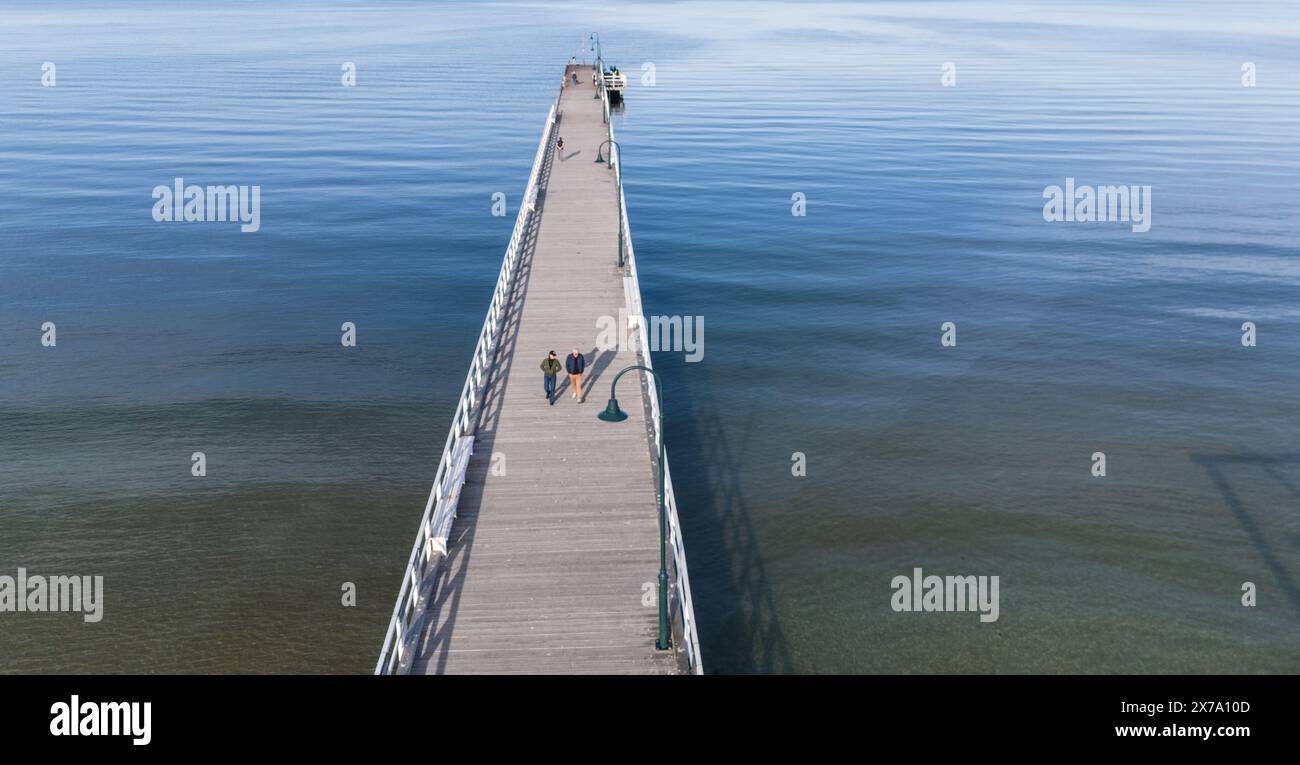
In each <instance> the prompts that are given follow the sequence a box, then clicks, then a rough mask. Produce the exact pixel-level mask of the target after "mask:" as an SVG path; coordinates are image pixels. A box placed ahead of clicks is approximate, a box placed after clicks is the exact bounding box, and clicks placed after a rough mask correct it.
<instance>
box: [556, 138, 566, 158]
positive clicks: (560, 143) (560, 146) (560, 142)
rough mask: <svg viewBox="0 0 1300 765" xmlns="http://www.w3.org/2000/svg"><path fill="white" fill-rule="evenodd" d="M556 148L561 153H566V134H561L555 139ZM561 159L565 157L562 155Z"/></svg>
mask: <svg viewBox="0 0 1300 765" xmlns="http://www.w3.org/2000/svg"><path fill="white" fill-rule="evenodd" d="M555 150H556V151H558V152H560V153H561V155H563V153H564V136H560V137H559V138H556V139H555ZM560 159H564V157H563V156H561V157H560Z"/></svg>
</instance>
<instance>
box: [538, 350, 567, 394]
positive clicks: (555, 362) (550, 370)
mask: <svg viewBox="0 0 1300 765" xmlns="http://www.w3.org/2000/svg"><path fill="white" fill-rule="evenodd" d="M562 368H563V367H562V366H561V365H560V360H559V359H558V358H556V356H555V351H551V355H549V356H547V357H546V358H544V359H542V387H543V388H545V389H546V400H547V402H549V403H550V405H551V406H555V376H556V375H558V374H559V373H560V370H561V369H562Z"/></svg>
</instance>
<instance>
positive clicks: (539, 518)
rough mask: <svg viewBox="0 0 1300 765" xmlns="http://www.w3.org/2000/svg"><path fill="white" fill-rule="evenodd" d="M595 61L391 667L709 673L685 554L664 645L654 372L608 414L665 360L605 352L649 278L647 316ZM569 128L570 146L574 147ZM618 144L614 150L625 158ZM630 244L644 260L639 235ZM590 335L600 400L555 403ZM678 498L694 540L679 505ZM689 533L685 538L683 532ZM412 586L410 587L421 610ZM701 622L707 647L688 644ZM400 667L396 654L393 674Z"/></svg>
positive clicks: (565, 124)
mask: <svg viewBox="0 0 1300 765" xmlns="http://www.w3.org/2000/svg"><path fill="white" fill-rule="evenodd" d="M592 71H593V68H592V67H589V66H574V65H570V66H569V67H568V69H567V70H566V83H567V84H566V86H565V87H564V88H563V89H562V91H561V93H560V97H559V99H558V102H557V105H556V108H555V110H554V111H555V119H554V123H553V126H551V127H549V128H548V130H547V131H546V132H545V133H544V135H543V139H542V145H541V147H540V148H539V154H538V163H539V164H538V166H537V167H536V169H535V170H534V173H535V176H536V189H537V191H536V195H535V197H536V199H535V203H534V204H533V205H532V211H531V213H530V212H529V211H528V209H527V207H528V202H529V200H527V199H526V200H525V209H524V210H522V211H521V213H520V219H519V222H518V223H517V231H518V234H517V237H516V238H517V239H518V253H517V258H518V261H517V266H515V267H514V268H513V273H512V274H510V275H509V278H508V279H507V278H506V277H507V274H506V273H505V272H504V271H503V276H502V279H503V280H504V282H505V283H504V284H502V285H501V286H500V287H499V291H500V292H502V297H501V300H500V305H501V309H500V320H499V322H498V323H497V326H496V327H495V328H494V331H493V332H491V333H489V332H488V328H487V327H486V326H485V336H489V335H490V336H491V337H490V338H489V339H490V345H491V346H492V347H491V350H490V352H488V351H485V352H484V353H483V357H484V358H483V363H482V367H483V379H482V382H481V385H474V384H473V381H474V377H475V374H474V372H473V371H471V375H470V378H471V379H470V382H467V390H469V391H470V395H469V396H468V398H467V401H468V405H467V406H466V408H467V410H473V411H472V413H467V416H465V417H464V420H463V424H462V425H461V426H460V429H461V431H463V432H464V433H465V435H464V436H462V437H460V438H459V439H458V438H457V437H456V435H455V433H456V427H457V426H453V437H452V438H450V439H449V442H448V454H447V455H445V462H446V470H444V471H440V473H439V475H440V477H442V476H443V473H444V472H445V473H446V474H447V475H448V476H450V477H446V478H442V479H441V480H440V481H439V483H440V484H441V486H440V485H435V487H434V495H435V496H433V497H431V498H430V508H429V509H426V516H431V518H430V521H429V522H428V524H427V527H428V528H434V527H436V526H438V525H439V524H438V522H437V520H436V518H435V517H432V516H437V514H438V506H437V502H438V501H440V502H443V503H444V504H448V503H450V504H454V510H455V520H454V522H453V521H450V516H448V522H450V529H449V532H447V533H446V540H445V554H443V555H436V556H433V557H432V558H431V561H430V564H429V566H428V570H427V574H425V573H424V571H423V568H424V567H423V566H417V567H416V568H417V569H420V570H421V571H420V573H419V574H412V573H410V572H408V580H409V581H408V584H409V588H410V591H411V592H410V595H409V596H405V595H399V603H398V609H397V612H395V614H394V622H395V623H397V622H402V623H401V624H398V625H397V626H396V627H390V638H395V644H394V646H393V649H394V650H396V651H397V652H398V653H399V654H401V656H400V661H397V660H392V659H390V660H389V661H390V664H389V666H390V667H391V671H400V672H409V673H414V674H441V673H492V674H503V673H527V674H539V673H570V674H576V673H600V674H629V673H657V674H671V673H679V672H691V671H699V670H698V666H692V663H694V664H698V661H696V662H691V661H690V656H688V653H687V648H688V646H686V645H684V642H693V632H694V623H693V615H692V614H690V613H689V608H690V602H689V591H688V590H683V589H682V584H683V583H682V582H681V581H679V572H680V573H681V574H684V571H685V570H684V556H681V560H680V562H678V564H677V565H676V566H671V567H670V568H671V569H672V572H671V574H672V585H671V588H672V589H673V590H674V592H675V593H677V594H680V593H682V592H685V594H686V599H685V603H684V604H683V602H682V598H681V597H675V598H674V601H673V605H674V617H675V618H674V620H673V621H674V633H675V634H674V640H673V644H674V647H673V650H667V651H661V650H656V648H655V639H656V635H657V634H658V610H657V608H656V605H657V603H656V601H655V597H654V596H655V581H656V576H657V573H658V570H659V555H660V548H659V545H660V531H659V520H658V505H657V490H658V472H657V471H658V468H657V460H658V451H657V447H656V445H655V441H654V431H653V430H652V429H650V428H648V427H647V414H648V413H649V411H650V402H649V401H648V400H647V399H646V398H645V396H646V395H647V384H646V383H647V381H646V380H644V379H642V376H643V373H642V372H639V371H638V372H631V373H629V374H627V375H625V376H624V377H623V379H622V380H621V381H620V383H619V385H620V389H619V391H618V393H619V396H620V400H621V401H623V402H624V406H623V408H624V410H625V411H626V412H627V413H628V415H629V418H628V420H626V421H624V422H620V423H607V422H603V421H601V420H598V419H597V418H596V415H597V414H598V413H599V412H600V411H601V410H602V409H603V408H604V405H605V402H606V400H607V399H608V397H609V386H610V382H611V380H612V379H613V377H614V375H615V374H617V373H618V372H619V370H621V369H623V368H625V367H628V366H632V365H636V364H643V363H646V364H648V353H647V354H646V355H645V356H642V354H641V353H640V352H639V351H638V350H637V349H636V348H629V347H616V348H605V349H602V348H598V347H596V340H597V334H598V319H599V318H600V317H602V316H605V317H612V319H613V320H615V321H617V319H618V318H619V316H620V311H621V310H627V309H628V301H629V297H628V292H627V285H626V284H625V281H628V280H630V281H631V286H632V288H634V289H636V290H637V294H636V296H635V303H636V305H635V306H634V308H635V310H636V311H637V312H638V313H639V302H640V297H639V286H637V284H636V276H635V265H634V264H629V265H630V267H631V271H630V276H629V271H628V268H627V267H626V266H625V267H622V268H621V267H620V266H619V264H618V257H619V243H620V238H621V237H622V236H623V230H622V229H621V227H620V214H621V213H620V209H621V189H620V187H619V185H618V184H619V181H618V179H617V173H621V168H618V169H617V170H615V169H612V168H611V166H610V164H609V163H608V161H607V162H603V163H597V162H595V159H596V155H597V150H598V149H601V145H602V144H604V143H605V142H606V139H608V138H610V137H611V135H612V132H611V128H610V127H609V126H608V125H607V124H606V120H605V117H606V114H607V109H608V102H607V99H606V98H605V97H604V94H603V93H600V92H598V91H597V89H596V87H595V86H593V84H592V78H591V73H592ZM575 72H576V73H577V74H578V83H577V84H576V85H574V84H573V82H572V78H571V76H572V74H573V73H575ZM559 137H563V139H564V149H563V151H560V150H558V149H557V148H556V139H557V138H559ZM611 148H612V147H611V146H610V145H609V144H605V145H604V147H603V150H602V151H603V153H604V156H605V158H606V159H607V160H608V159H609V153H610V151H611ZM623 241H624V242H625V243H626V244H627V246H628V249H629V253H628V254H629V255H630V244H631V242H630V236H629V237H628V238H627V239H625V240H623ZM513 244H514V241H513V240H512V245H513ZM509 255H510V253H509V252H508V254H507V267H508V264H509ZM495 308H496V302H494V309H495ZM493 323H494V322H493V320H492V315H491V314H490V315H489V321H488V324H489V325H491V324H493ZM481 343H482V340H481ZM575 347H576V348H578V349H579V350H580V351H581V352H582V353H583V354H585V356H586V358H587V371H586V374H584V391H583V393H584V395H585V399H586V400H585V403H579V402H578V401H575V400H574V398H573V397H572V393H573V391H572V389H571V388H570V386H569V382H568V380H567V375H565V374H564V373H561V374H560V376H559V378H558V385H557V393H556V401H555V404H554V405H548V403H547V399H546V397H545V395H544V393H543V387H542V373H541V370H540V368H539V364H540V363H541V361H542V360H543V359H544V358H545V357H546V354H547V352H548V351H550V350H555V351H556V353H557V355H558V356H559V358H560V359H561V360H563V359H564V357H565V356H567V355H568V354H569V353H570V352H571V351H572V350H573V349H574V348H575ZM476 387H477V388H479V389H480V390H481V393H480V394H478V395H475V391H473V390H472V389H474V388H476ZM463 403H464V402H463ZM471 437H472V441H471V440H469V439H470V438H471ZM467 443H472V449H473V454H472V456H469V455H465V457H464V460H465V461H464V462H463V463H462V465H461V466H460V469H461V470H463V478H464V485H463V488H459V497H458V501H457V500H456V498H455V497H456V489H457V488H458V484H459V482H458V481H457V476H456V475H455V474H456V472H457V465H456V462H457V454H456V452H457V451H458V449H457V446H458V445H460V444H467ZM466 451H467V448H466ZM671 510H672V512H673V513H674V515H673V532H674V534H675V535H676V534H678V533H679V532H678V531H677V528H676V524H675V520H676V516H675V503H674V504H673V506H672V508H671ZM427 536H428V540H427V541H428V544H430V545H432V546H434V547H440V546H442V545H441V538H439V540H438V541H434V538H435V537H438V534H437V532H436V531H434V532H430V533H428V535H427ZM422 537H423V533H422ZM674 539H675V540H676V541H677V543H678V547H680V538H679V537H677V536H675V537H674ZM420 546H421V541H420V540H417V550H416V551H415V552H413V553H412V560H413V563H416V562H418V559H420V558H421V552H420ZM440 552H441V550H440ZM669 555H670V557H671V556H672V553H669ZM403 593H404V594H405V593H406V588H404V590H403ZM403 597H409V598H410V601H409V604H410V608H409V609H407V610H409V611H410V613H409V614H405V615H404V614H402V613H400V612H402V611H403ZM683 608H685V609H686V613H684V612H683ZM404 632H405V634H404ZM686 632H689V633H690V637H691V638H692V641H684V640H683V638H684V636H685V634H686ZM690 647H692V648H694V646H690ZM388 650H389V644H388V642H386V643H385V652H386V653H387V651H388ZM695 650H696V651H697V650H698V649H697V648H695ZM385 661H386V660H385V658H384V657H381V660H380V671H381V672H382V671H385Z"/></svg>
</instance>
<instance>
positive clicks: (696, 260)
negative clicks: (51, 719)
mask: <svg viewBox="0 0 1300 765" xmlns="http://www.w3.org/2000/svg"><path fill="white" fill-rule="evenodd" d="M981 6H983V7H981ZM605 7H606V6H605V5H604V4H600V5H590V4H580V3H568V4H564V5H562V6H544V5H539V4H518V5H515V4H495V5H482V6H479V5H474V6H470V5H468V4H446V5H432V4H424V3H398V2H377V3H366V4H357V5H351V6H347V7H346V8H336V7H334V6H333V5H317V4H309V3H276V4H269V3H251V2H249V3H239V2H237V3H223V4H218V5H215V6H214V5H212V4H200V3H192V4H191V3H167V4H161V3H158V4H146V3H141V2H127V3H120V4H113V5H112V6H107V7H99V6H98V5H94V4H71V3H63V4H54V5H52V6H49V7H46V6H38V5H37V4H32V3H17V4H6V5H5V7H4V8H3V11H2V12H0V574H9V575H13V574H14V573H15V571H16V569H17V568H18V567H20V566H22V567H25V568H27V569H28V570H30V571H32V572H34V573H60V574H78V573H84V574H99V575H103V576H104V577H105V582H106V584H105V587H106V591H107V592H106V602H105V618H104V620H103V621H102V622H101V623H99V624H95V625H84V624H82V623H81V622H80V621H79V620H78V619H77V618H76V617H75V616H72V615H51V614H11V613H0V672H38V671H51V672H95V671H112V672H366V671H369V670H370V669H371V668H372V667H373V664H374V660H375V657H376V655H377V651H378V648H379V642H380V640H381V639H382V637H383V631H384V628H385V625H386V620H387V618H388V614H389V612H390V610H391V608H392V602H393V597H394V596H395V594H396V591H397V587H398V585H399V583H400V576H401V570H402V567H403V566H404V564H405V562H406V558H407V555H408V553H409V549H410V543H411V540H412V538H413V535H414V533H415V525H416V521H417V520H418V518H419V514H420V512H421V510H422V509H423V506H424V501H425V498H426V495H427V492H428V488H429V483H430V481H431V480H432V477H433V473H434V469H435V467H436V461H437V458H438V455H439V453H440V451H441V449H442V445H443V441H444V438H445V435H446V430H447V427H448V425H449V417H450V415H451V412H452V409H453V407H454V405H455V398H456V395H457V393H458V392H459V389H460V386H461V383H462V381H463V377H464V373H465V369H466V367H467V365H468V361H469V355H470V352H471V350H472V347H473V343H474V341H475V339H476V337H477V333H478V330H479V327H480V324H481V322H482V318H483V313H484V310H485V309H486V307H487V304H488V300H489V297H490V292H491V289H492V284H493V281H494V280H495V278H496V274H497V270H498V268H499V264H500V258H501V253H502V251H503V249H504V247H505V244H506V240H507V238H508V236H509V231H510V226H511V225H512V223H513V214H514V210H515V205H516V203H517V201H518V194H519V193H520V191H521V189H522V187H523V185H524V182H525V181H526V177H527V173H528V168H529V163H530V162H531V160H532V156H533V151H534V147H535V146H536V140H537V136H538V133H539V131H540V129H541V122H542V119H543V117H544V116H545V114H546V109H547V107H548V104H549V103H550V101H551V99H552V98H553V97H554V95H555V90H556V87H557V86H558V84H559V78H560V72H561V67H562V65H563V63H564V62H565V61H567V59H568V58H569V56H571V55H578V56H580V57H581V56H590V55H591V54H590V53H589V52H587V51H586V49H585V47H584V46H583V44H582V40H583V39H584V37H585V35H586V34H587V33H589V32H591V31H593V30H596V29H598V30H599V32H600V35H601V39H602V41H603V44H604V50H605V56H606V59H607V60H609V61H611V62H613V63H616V64H618V65H620V66H621V68H622V69H623V70H624V71H626V72H628V73H629V74H630V75H631V77H630V79H631V86H630V88H629V92H628V94H627V105H626V108H625V109H624V110H623V111H622V112H621V113H620V114H618V115H617V116H616V118H615V119H616V129H617V130H618V133H619V139H620V144H621V146H622V149H623V152H624V155H625V160H626V184H627V195H628V205H629V210H630V216H631V226H632V231H633V234H634V237H635V241H636V247H637V254H638V260H639V264H640V269H641V278H642V283H643V284H642V286H643V290H644V302H645V305H646V308H647V310H648V311H649V312H651V313H654V314H666V315H686V316H695V315H699V316H703V317H704V321H705V330H706V331H705V355H704V358H703V360H702V361H701V362H699V363H693V364H688V363H685V362H684V361H683V359H682V357H681V355H680V354H672V353H660V354H658V355H657V356H656V359H655V364H656V367H659V368H660V371H661V372H662V373H663V374H664V375H665V381H666V397H667V410H666V411H667V429H668V439H669V440H668V444H669V450H670V454H671V459H672V464H673V476H674V478H675V481H676V492H677V497H678V500H679V503H680V505H681V507H682V513H683V519H682V520H683V523H684V527H685V535H686V541H687V550H688V554H689V561H690V571H691V575H692V584H693V587H694V592H695V606H696V609H697V616H698V619H699V624H700V637H701V640H702V643H703V648H704V659H705V663H706V666H707V667H708V668H709V669H710V670H712V671H719V672H1116V671H1118V672H1279V671H1281V672H1296V671H1300V444H1298V442H1297V438H1296V436H1297V434H1298V433H1300V425H1298V424H1297V423H1300V300H1298V299H1297V298H1298V297H1300V289H1298V288H1300V196H1297V193H1296V191H1297V178H1298V177H1300V174H1298V172H1300V160H1298V157H1300V154H1297V150H1298V149H1300V105H1298V104H1300V64H1297V59H1296V56H1295V53H1296V50H1297V42H1300V14H1297V13H1296V12H1295V8H1294V7H1293V6H1289V5H1288V4H1285V3H1273V2H1270V3H1199V2H1188V3H1173V2H1170V3H1154V4H1144V5H1143V6H1142V7H1141V8H1134V7H1131V5H1130V4H1127V3H1087V4H1080V3H1034V4H1023V5H1021V4H1001V3H996V4H995V3H987V4H978V5H977V4H972V3H952V4H949V3H921V2H898V3H879V4H876V3H861V4H858V3H842V4H840V3H833V4H811V5H803V4H799V5H792V4H773V5H762V4H756V3H737V4H714V5H700V4H675V5H659V4H642V5H626V6H619V9H618V12H617V13H599V12H598V9H603V8H605ZM47 61H48V62H53V63H54V64H56V66H57V70H56V71H57V85H56V86H55V87H42V86H41V68H42V64H43V63H44V62H47ZM345 61H351V62H355V64H356V65H357V86H356V87H355V88H345V87H343V86H342V85H341V84H340V66H341V65H342V63H343V62H345ZM946 62H951V63H953V64H954V65H955V67H956V70H955V72H956V84H955V86H954V87H944V86H943V85H942V83H941V79H940V78H941V75H942V74H943V65H944V64H945V63H946ZM1243 62H1253V63H1254V64H1255V67H1256V73H1257V85H1256V86H1255V87H1253V88H1250V87H1243V85H1242V64H1243ZM647 64H650V65H653V75H654V76H653V84H652V85H651V84H650V83H649V78H648V76H647V73H648V72H649V71H650V67H649V66H646V65H647ZM177 176H180V177H184V178H186V179H187V180H188V181H192V182H195V183H204V184H206V183H220V184H226V183H231V184H250V185H251V184H258V185H260V186H261V188H262V228H261V230H260V231H259V232H257V233H255V234H241V233H240V232H239V231H238V227H237V226H232V225H225V224H215V223H214V224H207V225H196V224H191V225H180V224H166V223H155V222H154V221H153V220H152V219H151V216H150V210H151V208H152V205H153V199H152V198H151V195H150V192H151V189H152V188H153V187H154V186H156V185H158V184H170V183H171V182H172V179H173V178H175V177H177ZM1067 177H1074V178H1076V179H1078V182H1079V183H1080V184H1085V183H1086V184H1094V185H1102V184H1124V185H1149V186H1151V187H1152V199H1153V208H1154V209H1153V216H1152V228H1151V230H1150V231H1149V232H1147V233H1135V232H1133V231H1132V230H1131V227H1130V226H1128V225H1122V224H1119V223H1114V224H1103V223H1094V224H1071V223H1047V222H1045V221H1044V220H1043V216H1042V205H1043V199H1042V193H1043V189H1044V188H1045V187H1046V186H1049V185H1052V184H1064V182H1065V179H1066V178H1067ZM497 191H501V192H505V193H506V194H507V198H508V203H509V209H510V216H507V217H493V216H492V215H491V196H492V194H493V193H494V192H497ZM796 192H797V193H802V194H804V195H806V199H807V214H806V216H803V217H796V216H792V215H791V214H790V211H791V204H792V203H791V197H792V194H795V193H796ZM45 321H53V322H55V323H56V324H57V327H58V345H57V347H56V348H43V347H41V345H40V342H39V339H40V326H41V324H42V322H45ZM344 321H352V322H355V323H356V324H357V326H358V328H359V329H358V331H359V341H360V344H359V347H357V348H355V349H350V350H348V351H346V352H345V351H343V350H342V349H341V348H340V346H339V342H338V340H339V326H340V324H341V323H342V322H344ZM948 321H951V322H954V323H955V324H956V325H957V338H958V343H957V346H956V347H953V348H944V347H941V345H940V325H941V324H943V323H944V322H948ZM1246 321H1251V322H1255V323H1256V325H1257V327H1258V338H1259V342H1258V346H1257V347H1254V348H1245V347H1243V346H1242V344H1241V342H1240V338H1241V325H1242V323H1243V322H1246ZM195 451H203V452H205V453H206V455H207V459H208V475H207V477H206V478H204V479H202V480H199V479H195V478H192V477H191V476H190V473H189V469H190V455H191V453H193V452H195ZM1098 451H1102V452H1105V453H1106V455H1107V460H1108V471H1107V472H1108V475H1107V476H1106V477H1105V478H1094V477H1092V476H1091V474H1090V472H1089V467H1090V465H1091V460H1090V457H1091V455H1092V454H1093V453H1094V452H1098ZM794 452H803V453H804V454H805V455H806V457H807V465H808V467H807V476H806V477H794V476H792V475H791V459H792V454H793V453H794ZM916 566H920V567H923V568H924V569H925V570H926V572H927V573H936V574H973V575H997V576H999V577H1000V580H1001V589H1000V592H1001V608H1000V618H999V619H998V621H997V622H994V623H991V624H981V623H979V621H978V619H977V618H976V615H975V614H969V613H966V614H898V613H894V612H893V611H892V610H891V609H890V606H889V602H890V595H891V594H892V591H891V589H890V580H891V579H892V578H893V577H894V576H895V575H898V574H902V573H910V572H911V570H912V569H913V567H916ZM343 582H355V583H356V585H357V592H358V601H357V606H356V607H355V608H343V607H342V606H341V605H340V587H341V585H342V583H343ZM1243 582H1253V583H1255V585H1256V586H1257V588H1258V603H1259V605H1258V606H1256V607H1255V608H1243V607H1242V606H1241V604H1240V596H1241V587H1242V583H1243Z"/></svg>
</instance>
